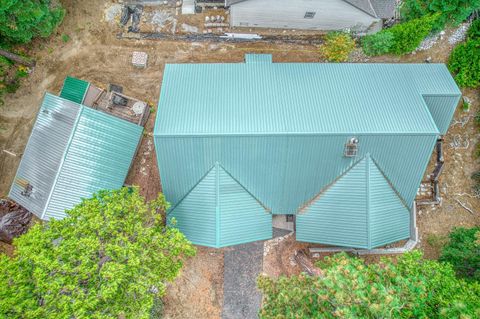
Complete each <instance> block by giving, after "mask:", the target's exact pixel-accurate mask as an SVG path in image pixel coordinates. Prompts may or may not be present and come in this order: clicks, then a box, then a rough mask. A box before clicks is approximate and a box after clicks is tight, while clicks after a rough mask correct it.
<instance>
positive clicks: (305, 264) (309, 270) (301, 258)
mask: <svg viewBox="0 0 480 319" xmlns="http://www.w3.org/2000/svg"><path fill="white" fill-rule="evenodd" d="M295 261H296V262H297V264H298V265H300V267H302V269H303V271H304V272H305V273H306V274H308V275H310V276H320V277H323V273H322V271H321V270H320V269H319V268H317V267H315V265H314V264H313V262H312V261H311V260H310V258H308V255H307V254H306V253H305V252H304V251H303V250H298V251H296V252H295Z"/></svg>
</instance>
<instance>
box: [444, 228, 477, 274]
mask: <svg viewBox="0 0 480 319" xmlns="http://www.w3.org/2000/svg"><path fill="white" fill-rule="evenodd" d="M449 237H450V242H449V243H448V244H447V245H446V246H445V247H443V249H442V254H441V256H440V260H442V261H445V262H449V263H451V264H452V265H453V268H454V269H455V271H456V272H457V275H459V276H461V277H464V278H466V279H472V280H477V281H480V227H473V228H470V229H467V228H456V229H455V230H454V231H452V232H451V233H450V235H449Z"/></svg>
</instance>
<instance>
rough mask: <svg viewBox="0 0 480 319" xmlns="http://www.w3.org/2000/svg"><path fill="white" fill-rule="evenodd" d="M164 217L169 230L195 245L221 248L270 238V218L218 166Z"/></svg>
mask: <svg viewBox="0 0 480 319" xmlns="http://www.w3.org/2000/svg"><path fill="white" fill-rule="evenodd" d="M167 216H168V223H169V224H170V225H171V226H174V227H178V228H179V229H180V230H181V231H182V233H184V234H185V235H186V236H187V238H188V239H189V240H190V241H192V242H193V243H194V244H198V245H203V246H210V247H224V246H230V245H236V244H242V243H246V242H251V241H256V240H264V239H270V238H272V215H271V214H269V213H268V212H267V211H266V210H265V208H264V207H262V206H261V205H260V203H259V202H258V201H257V200H256V199H255V198H254V197H253V196H252V195H251V194H250V193H248V191H247V190H246V189H245V188H244V187H243V186H242V185H240V184H239V183H238V181H236V180H235V179H234V178H233V177H232V176H231V175H230V174H229V173H227V172H226V171H225V169H224V168H223V167H222V166H221V165H220V164H219V163H216V164H215V165H214V166H213V167H212V168H211V169H210V170H209V171H208V173H207V174H206V175H205V176H204V177H202V179H201V180H200V181H199V182H198V183H197V184H196V185H195V186H194V187H193V188H192V190H190V192H188V194H187V195H186V196H185V197H184V198H183V199H182V200H181V201H180V202H179V203H178V204H177V205H176V206H174V207H173V208H172V209H171V210H170V211H169V213H168V215H167ZM172 218H175V220H176V223H175V224H173V223H172Z"/></svg>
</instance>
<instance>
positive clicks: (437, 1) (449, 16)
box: [401, 0, 480, 31]
mask: <svg viewBox="0 0 480 319" xmlns="http://www.w3.org/2000/svg"><path fill="white" fill-rule="evenodd" d="M479 8H480V0H404V1H403V5H402V9H401V15H402V18H403V19H405V20H406V21H410V20H413V19H418V18H421V17H423V16H426V15H429V14H435V13H437V14H439V17H438V19H437V20H436V21H435V23H434V25H433V29H434V30H436V31H438V30H441V29H443V28H444V27H445V25H448V24H451V25H458V24H459V23H461V22H463V21H464V20H465V19H467V18H468V17H469V16H470V15H471V14H472V13H473V12H474V11H475V10H478V9H479Z"/></svg>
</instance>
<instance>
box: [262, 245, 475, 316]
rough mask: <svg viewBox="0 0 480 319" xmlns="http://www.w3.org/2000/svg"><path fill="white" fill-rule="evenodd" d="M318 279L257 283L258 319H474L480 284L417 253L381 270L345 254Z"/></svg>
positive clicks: (326, 266) (333, 260) (330, 260)
mask: <svg viewBox="0 0 480 319" xmlns="http://www.w3.org/2000/svg"><path fill="white" fill-rule="evenodd" d="M320 266H321V267H322V268H323V273H324V275H323V276H322V277H320V276H317V277H310V276H306V275H300V276H292V277H289V278H287V277H280V278H279V279H270V278H268V277H260V278H259V280H258V285H259V287H260V289H261V291H262V292H263V295H264V298H263V305H262V309H261V311H260V317H261V318H264V319H267V318H272V319H273V318H285V319H286V318H292V319H293V318H478V317H479V315H480V309H478V305H479V304H480V284H479V283H477V282H470V283H468V282H465V281H464V280H462V279H458V278H456V277H455V272H454V270H453V268H452V266H451V265H449V264H445V263H440V262H437V261H434V260H425V259H422V255H421V253H420V252H418V251H413V252H410V253H406V254H404V255H402V256H400V257H398V261H397V262H394V261H393V260H392V258H382V260H381V262H380V263H379V264H369V265H366V264H365V263H364V262H363V260H361V259H359V258H353V257H349V256H347V255H346V254H345V253H342V254H338V255H335V256H333V257H330V258H328V257H327V258H326V260H325V262H324V263H321V264H320Z"/></svg>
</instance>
